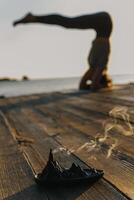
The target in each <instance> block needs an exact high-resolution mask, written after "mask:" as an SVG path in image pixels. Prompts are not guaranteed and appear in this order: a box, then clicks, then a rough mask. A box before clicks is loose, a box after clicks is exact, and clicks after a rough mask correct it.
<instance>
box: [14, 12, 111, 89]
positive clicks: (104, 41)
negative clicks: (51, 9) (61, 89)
mask: <svg viewBox="0 0 134 200" xmlns="http://www.w3.org/2000/svg"><path fill="white" fill-rule="evenodd" d="M26 23H43V24H52V25H60V26H62V27H64V28H69V29H82V30H85V29H93V30H95V32H96V37H95V39H94V40H93V42H92V47H91V50H90V53H89V56H88V64H89V69H88V70H87V71H86V73H85V74H84V76H83V77H82V79H81V81H80V85H79V89H92V90H97V89H100V88H104V87H111V86H112V80H111V79H110V78H109V77H108V75H107V64H108V60H109V55H110V49H111V48H110V36H111V33H112V28H113V23H112V19H111V16H110V14H109V13H107V12H97V13H93V14H87V15H82V16H76V17H66V16H63V15H58V14H50V15H44V16H35V15H33V14H32V13H28V14H27V15H25V16H24V17H23V18H22V19H20V20H17V21H15V22H14V23H13V25H14V26H16V25H18V24H26ZM89 81H90V83H88V82H89Z"/></svg>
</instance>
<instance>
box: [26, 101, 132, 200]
mask: <svg viewBox="0 0 134 200" xmlns="http://www.w3.org/2000/svg"><path fill="white" fill-rule="evenodd" d="M56 106H57V104H56ZM40 113H42V114H43V116H42V118H44V117H45V119H46V118H50V117H51V119H53V122H52V121H51V122H52V124H55V123H56V124H57V127H60V128H61V129H62V132H61V133H59V134H58V135H57V136H58V137H57V136H55V137H56V138H57V140H58V141H60V142H61V144H63V145H64V146H66V147H67V148H69V149H73V150H75V154H76V155H78V156H79V157H80V158H81V159H83V160H84V161H85V162H86V163H88V164H89V165H93V166H97V167H98V168H102V169H104V170H105V177H106V178H107V179H108V180H109V181H111V182H112V183H113V184H114V185H116V186H117V187H118V188H119V189H120V190H121V191H123V192H125V193H126V194H128V195H129V196H130V197H133V195H134V194H133V184H134V182H133V179H132V178H131V177H132V176H133V175H134V168H133V159H132V158H131V157H128V156H125V155H123V154H119V152H116V151H115V152H114V151H113V152H114V153H113V154H112V155H111V157H109V158H108V159H106V157H107V152H108V149H107V146H105V145H104V144H103V145H101V146H100V149H99V151H98V150H97V149H96V148H95V149H94V151H92V156H91V159H90V157H89V156H90V153H89V152H87V151H86V149H85V148H83V149H81V150H80V151H78V149H79V147H82V145H84V144H86V143H87V142H88V141H91V140H94V138H91V137H90V138H89V137H88V136H87V135H85V134H84V133H83V132H82V131H79V130H78V129H76V128H74V127H73V126H72V125H70V124H69V120H68V121H67V120H66V119H65V118H64V115H63V113H61V110H59V112H58V113H57V111H55V109H54V108H52V110H50V109H47V107H45V108H42V107H41V108H40ZM28 116H29V115H28ZM71 119H72V118H71ZM44 123H45V120H44ZM47 123H48V121H47ZM49 123H50V121H49ZM52 124H51V125H52ZM49 126H50V124H49ZM53 128H54V127H53ZM46 130H47V129H46ZM70 138H71V139H70Z"/></svg>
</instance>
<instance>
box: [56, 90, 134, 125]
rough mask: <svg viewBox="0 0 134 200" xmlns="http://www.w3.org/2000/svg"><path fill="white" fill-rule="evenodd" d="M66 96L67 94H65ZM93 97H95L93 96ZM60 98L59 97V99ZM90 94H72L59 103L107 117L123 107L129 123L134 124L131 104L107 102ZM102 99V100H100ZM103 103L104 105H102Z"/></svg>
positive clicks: (112, 100)
mask: <svg viewBox="0 0 134 200" xmlns="http://www.w3.org/2000/svg"><path fill="white" fill-rule="evenodd" d="M62 95H63V94H58V93H56V94H55V97H56V98H58V97H57V96H62ZM66 96H67V94H66ZM94 96H95V95H94ZM59 98H60V97H59ZM92 98H93V95H92V94H80V95H79V96H77V97H76V96H73V94H70V95H68V97H67V98H62V99H61V101H62V102H64V103H67V104H70V105H73V106H75V107H76V108H77V109H78V108H83V109H84V108H85V109H87V110H89V111H94V112H99V113H102V114H103V115H107V116H108V115H109V112H110V111H111V110H113V109H114V108H115V107H116V108H120V107H122V108H123V107H124V108H126V109H127V114H129V116H130V122H132V123H134V108H133V102H130V101H129V102H126V101H114V99H112V98H111V99H110V100H108V101H104V100H103V98H101V97H100V95H99V94H98V98H97V95H96V98H93V99H92ZM100 99H102V100H100ZM104 102H105V103H104ZM116 117H117V118H119V119H121V120H122V119H123V118H122V116H121V115H116Z"/></svg>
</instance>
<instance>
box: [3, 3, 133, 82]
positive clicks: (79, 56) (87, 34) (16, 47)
mask: <svg viewBox="0 0 134 200" xmlns="http://www.w3.org/2000/svg"><path fill="white" fill-rule="evenodd" d="M29 11H30V12H32V13H33V14H37V15H45V14H51V13H59V14H63V15H67V16H77V15H81V14H89V13H94V12H98V11H108V12H109V13H110V14H111V15H112V18H113V23H114V29H113V34H112V37H111V44H112V53H111V56H110V61H109V66H108V67H109V73H110V75H112V76H114V75H116V76H117V75H131V81H132V79H133V74H134V60H133V48H134V47H133V44H134V37H133V35H134V25H133V19H134V12H133V0H128V1H122V0H118V1H116V2H115V1H107V0H99V1H98V0H94V1H91V0H54V1H50V0H23V1H18V0H12V1H9V0H0V77H11V78H17V79H20V78H21V77H22V76H24V75H26V76H28V77H29V78H30V79H40V78H57V77H80V76H82V75H83V73H84V72H85V71H86V69H87V68H88V63H87V56H88V53H89V50H90V47H91V42H92V40H93V39H94V37H95V32H94V31H93V30H84V31H81V30H71V29H70V30H69V29H67V30H66V29H64V28H62V27H60V26H51V25H43V24H28V25H19V26H17V27H15V28H14V27H13V26H12V23H13V21H14V20H16V19H19V18H21V17H22V16H24V15H25V14H26V13H27V12H29ZM117 79H118V78H117Z"/></svg>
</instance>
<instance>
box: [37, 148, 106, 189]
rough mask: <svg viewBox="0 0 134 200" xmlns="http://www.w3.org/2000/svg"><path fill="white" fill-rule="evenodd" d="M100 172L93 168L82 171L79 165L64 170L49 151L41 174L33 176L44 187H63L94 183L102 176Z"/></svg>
mask: <svg viewBox="0 0 134 200" xmlns="http://www.w3.org/2000/svg"><path fill="white" fill-rule="evenodd" d="M103 174H104V173H103V171H102V170H97V169H94V168H87V169H82V168H81V167H80V166H79V165H76V164H74V163H73V164H72V166H71V167H70V168H69V169H65V168H63V167H61V166H60V165H59V163H58V162H57V161H54V160H53V154H52V150H50V154H49V160H48V162H47V165H46V167H45V168H44V170H43V171H42V173H40V174H37V175H35V181H36V183H38V184H45V185H51V186H52V185H57V184H58V185H65V184H69V185H70V184H78V183H94V182H96V181H97V180H98V179H100V178H101V177H102V176H103Z"/></svg>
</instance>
